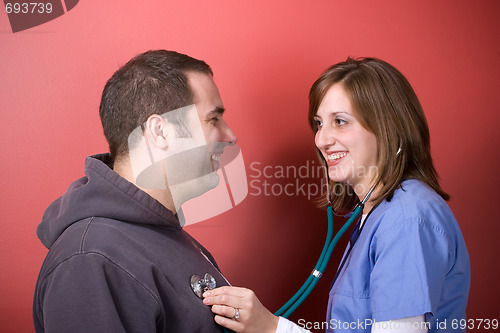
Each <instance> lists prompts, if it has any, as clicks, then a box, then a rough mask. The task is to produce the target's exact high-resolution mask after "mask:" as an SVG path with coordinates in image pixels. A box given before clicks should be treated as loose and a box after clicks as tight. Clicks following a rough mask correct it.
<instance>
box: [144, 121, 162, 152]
mask: <svg viewBox="0 0 500 333" xmlns="http://www.w3.org/2000/svg"><path fill="white" fill-rule="evenodd" d="M144 127H145V128H144V135H145V136H146V138H147V140H148V143H149V146H150V147H152V146H154V147H157V148H160V149H167V148H168V139H167V137H168V123H167V121H166V120H165V119H164V118H163V117H162V116H159V115H157V114H153V115H151V116H149V118H148V120H146V123H145V124H144Z"/></svg>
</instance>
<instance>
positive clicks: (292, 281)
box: [0, 0, 500, 332]
mask: <svg viewBox="0 0 500 333" xmlns="http://www.w3.org/2000/svg"><path fill="white" fill-rule="evenodd" d="M499 15H500V2H499V1H497V0H479V1H457V0H440V1H422V0H418V1H417V0H414V1H413V0H405V1H401V0H390V1H372V0H358V1H352V0H317V1H290V0H289V1H262V0H258V1H232V0H223V1H163V0H153V1H147V2H146V1H144V2H139V1H128V2H126V1H97V0H94V1H92V0H82V1H80V3H78V5H77V6H76V7H75V8H74V9H72V10H71V11H70V12H68V13H67V14H65V15H63V16H61V17H59V18H57V19H55V20H53V21H51V22H48V23H46V24H44V25H41V26H38V27H35V28H33V29H30V30H26V31H23V32H18V33H15V34H14V33H12V32H11V29H10V26H9V21H8V20H7V15H6V13H5V12H4V11H0V60H1V61H0V78H1V79H0V85H1V86H0V94H1V98H0V112H1V118H0V119H1V121H0V142H1V146H0V152H1V156H3V160H2V162H1V163H0V184H1V187H0V188H1V192H0V263H1V273H0V331H1V332H30V331H32V330H33V329H32V324H31V302H32V293H33V288H34V284H35V281H36V277H37V274H38V270H39V268H40V265H41V263H42V261H43V258H44V256H45V254H46V249H45V248H44V247H43V246H42V245H41V243H40V242H39V241H38V239H37V238H36V235H35V228H36V226H37V225H38V223H39V221H40V219H41V216H42V213H43V211H44V209H45V208H46V206H47V205H48V204H49V203H50V202H51V201H53V200H54V199H55V198H57V197H58V196H59V195H61V194H62V192H63V191H64V190H65V189H66V188H67V186H68V185H69V183H70V182H71V181H73V180H74V179H75V178H77V177H80V176H81V175H82V173H83V169H82V167H83V160H84V158H85V156H87V155H90V154H94V153H99V152H104V151H105V150H106V149H107V146H106V143H105V140H104V138H103V136H102V131H101V127H100V121H99V117H98V111H97V110H98V105H99V100H100V94H101V91H102V88H103V86H104V83H105V81H106V80H107V79H108V77H109V76H110V75H111V74H112V73H113V72H114V71H115V70H116V69H117V68H118V66H119V65H121V64H124V63H125V62H126V61H127V60H129V59H130V58H131V57H132V56H134V55H136V54H137V53H140V52H143V51H145V50H148V49H159V48H165V49H172V50H177V51H180V52H184V53H187V54H189V55H192V56H194V57H198V58H202V59H204V60H206V61H207V62H208V63H209V64H210V65H211V66H212V67H213V69H214V71H215V79H216V81H217V82H218V85H219V89H220V91H221V94H222V97H223V100H224V103H225V106H226V108H227V110H228V111H227V116H226V117H227V120H228V121H229V122H230V124H231V125H232V127H233V129H234V130H235V132H236V134H237V135H238V139H239V144H240V146H241V147H242V151H243V156H244V159H245V164H246V166H247V172H248V174H249V175H253V176H254V177H255V176H257V174H256V172H255V171H252V169H250V165H251V164H252V163H253V162H260V163H261V164H260V167H261V168H262V167H264V166H269V165H270V166H284V167H286V166H295V167H299V166H302V165H305V163H306V161H314V151H313V149H312V145H313V138H312V135H311V133H310V131H309V129H308V126H307V123H306V112H307V111H306V110H307V94H308V90H309V87H310V85H311V84H312V82H313V81H314V80H315V78H316V77H317V76H318V75H319V74H320V73H321V72H322V70H324V69H325V68H326V67H327V66H329V65H331V64H333V63H335V62H338V61H341V60H344V59H345V58H346V57H347V56H349V55H352V56H376V57H380V58H382V59H385V60H387V61H389V62H390V63H392V64H393V65H395V66H396V67H397V68H399V69H400V70H401V71H402V72H403V73H404V74H405V75H406V76H407V77H408V79H409V81H410V82H411V83H412V84H413V86H414V88H415V90H416V91H417V94H418V95H419V97H420V100H421V102H422V104H423V106H424V110H425V112H426V114H427V118H428V121H429V124H430V128H431V135H432V149H433V156H434V160H435V163H436V167H437V169H438V171H439V173H440V175H441V180H442V185H443V186H444V188H445V190H446V191H448V192H449V193H450V194H451V195H452V200H451V201H450V206H451V208H452V209H453V211H454V213H455V215H456V217H457V219H458V221H459V223H460V226H461V228H462V231H463V233H464V236H465V239H466V242H467V246H468V249H469V252H470V256H471V265H472V288H471V293H470V298H469V307H468V315H469V317H470V318H475V319H479V318H490V319H493V318H497V319H500V314H499V311H498V305H497V302H498V299H500V291H499V287H498V282H497V281H498V276H499V273H500V269H499V265H498V259H497V253H496V251H497V249H496V244H497V243H496V242H497V235H498V233H499V231H500V225H499V223H498V217H497V215H498V213H497V211H496V201H497V200H498V199H500V198H499V196H498V195H497V192H496V191H498V188H499V187H500V179H499V174H498V171H499V170H500V158H499V156H498V152H499V149H498V146H499V143H500V142H499V141H500V140H499V130H498V127H499V125H500V112H499V111H500V106H499V102H498V96H499V93H498V89H499V87H500V79H499V78H500V43H499V39H498V36H499V35H500V16H499ZM254 166H255V164H254ZM252 179H253V178H252ZM250 180H251V179H250ZM264 180H268V181H269V182H270V183H280V184H282V185H283V184H286V183H288V182H293V181H295V179H292V178H288V179H277V178H276V177H273V178H270V179H264V178H262V177H261V178H260V181H264ZM300 181H301V182H305V183H307V182H308V181H309V180H308V179H301V180H300ZM310 181H314V180H313V179H311V180H310ZM251 191H253V194H256V191H255V190H251ZM325 219H326V217H325V215H324V212H323V211H321V210H318V209H316V208H315V206H314V204H313V203H312V202H310V201H308V200H307V198H304V197H303V195H302V194H301V193H299V195H296V196H286V195H281V196H265V195H262V194H261V195H249V196H248V197H247V198H246V199H245V201H244V202H243V203H241V204H240V205H239V206H237V207H236V208H235V209H233V210H231V211H228V212H226V213H224V214H222V215H219V216H217V217H215V218H212V219H211V220H208V221H205V222H203V223H199V224H196V225H193V226H189V227H188V231H189V232H190V233H192V234H193V235H194V236H195V237H196V238H198V239H199V240H200V241H201V242H202V243H203V244H204V245H205V246H206V247H207V248H208V249H210V250H211V251H212V253H213V254H214V255H215V257H216V258H217V259H218V263H219V265H220V266H221V268H222V269H223V272H224V273H225V275H226V276H227V277H228V279H229V280H230V281H231V282H232V283H233V284H234V285H242V286H247V287H250V288H252V289H254V290H255V291H256V292H257V294H258V295H260V298H261V300H262V302H263V303H264V304H266V305H267V306H268V307H269V308H270V309H271V310H273V311H274V310H276V309H277V308H278V307H279V306H280V305H281V304H282V302H284V301H285V300H286V299H288V297H290V296H291V294H292V293H293V292H295V290H296V289H297V288H298V287H299V285H300V284H301V283H302V280H303V279H305V278H306V277H307V275H308V274H309V273H310V271H311V269H312V267H313V266H314V262H315V260H316V257H317V256H318V254H319V252H320V251H321V247H322V242H323V239H324V234H325V229H326V220H325ZM340 252H342V251H341V250H338V252H337V254H335V255H334V257H333V259H332V261H333V262H332V263H331V264H330V266H329V267H328V269H327V273H326V276H325V277H324V278H323V279H322V280H321V281H320V283H319V284H318V286H317V288H316V290H315V291H314V292H313V295H312V296H311V297H310V299H309V300H307V301H306V302H305V303H304V305H303V306H302V307H301V308H300V309H299V310H298V311H297V312H296V314H294V316H293V319H295V320H297V319H299V318H306V319H307V320H309V321H314V320H316V321H321V320H323V319H324V315H325V311H326V299H327V293H328V288H329V285H330V281H331V279H332V278H333V275H334V273H335V269H336V265H337V264H338V261H339V256H340Z"/></svg>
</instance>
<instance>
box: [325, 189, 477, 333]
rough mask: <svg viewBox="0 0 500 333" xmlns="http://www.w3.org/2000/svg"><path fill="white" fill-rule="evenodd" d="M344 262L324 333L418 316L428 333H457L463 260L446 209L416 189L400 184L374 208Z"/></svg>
mask: <svg viewBox="0 0 500 333" xmlns="http://www.w3.org/2000/svg"><path fill="white" fill-rule="evenodd" d="M348 248H349V245H348ZM346 254H347V250H346V253H345V254H344V257H346ZM345 260H346V262H345V264H344V267H343V268H342V270H341V271H340V273H339V275H338V278H337V280H336V281H335V283H334V285H333V287H332V289H331V291H330V297H329V300H328V313H327V323H328V329H327V332H334V331H335V332H338V331H346V332H347V331H348V332H370V331H371V328H372V324H373V323H376V322H381V321H389V320H394V319H399V318H405V317H411V316H418V315H422V314H425V318H426V321H427V322H428V325H430V330H429V332H436V331H439V332H460V326H461V325H460V319H465V308H466V305H467V298H468V295H469V288H470V263H469V254H468V253H467V248H466V246H465V242H464V239H463V236H462V233H461V231H460V228H459V226H458V223H457V221H456V219H455V217H454V216H453V213H452V212H451V210H450V208H449V207H448V205H447V204H446V202H445V201H444V200H443V199H442V198H441V197H440V196H439V195H438V194H437V193H436V192H435V191H434V190H432V189H431V188H429V187H428V186H427V185H425V184H424V183H422V182H420V181H417V180H407V181H405V182H403V183H402V189H401V188H400V189H398V190H396V191H395V193H394V197H393V198H392V200H391V201H390V202H387V201H386V200H384V201H382V202H381V203H380V205H378V206H377V207H376V208H375V209H374V210H373V211H372V212H371V213H370V214H369V215H368V217H367V219H366V221H365V224H364V226H363V228H362V231H361V234H360V235H359V238H358V240H357V241H356V243H355V244H354V246H353V248H352V250H351V253H350V254H349V255H348V256H347V258H346V259H345ZM424 324H425V323H424Z"/></svg>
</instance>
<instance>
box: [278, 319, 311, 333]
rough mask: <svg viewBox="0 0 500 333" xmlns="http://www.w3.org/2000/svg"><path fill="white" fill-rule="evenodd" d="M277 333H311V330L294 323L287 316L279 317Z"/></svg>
mask: <svg viewBox="0 0 500 333" xmlns="http://www.w3.org/2000/svg"><path fill="white" fill-rule="evenodd" d="M276 333H311V331H308V330H306V329H305V328H302V327H300V326H298V325H297V324H294V323H293V322H291V321H290V320H288V319H286V318H283V317H279V321H278V328H277V329H276Z"/></svg>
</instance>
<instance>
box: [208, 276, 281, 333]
mask: <svg viewBox="0 0 500 333" xmlns="http://www.w3.org/2000/svg"><path fill="white" fill-rule="evenodd" d="M203 297H204V299H203V303H205V304H207V305H212V312H213V313H215V314H216V316H215V322H216V323H217V324H219V325H221V326H224V327H226V328H228V329H230V330H232V331H234V332H244V333H252V332H256V333H267V332H269V333H271V332H272V333H274V332H276V328H277V327H278V321H279V318H278V317H276V316H275V315H273V314H272V313H271V312H270V311H269V310H268V309H266V308H265V307H264V306H263V305H262V303H260V301H259V299H258V298H257V296H256V295H255V293H254V292H253V291H252V290H250V289H246V288H237V287H227V286H226V287H220V288H217V289H213V290H209V291H206V292H205V293H204V294H203ZM236 309H238V311H236ZM237 312H239V318H237V319H235V315H236V313H237Z"/></svg>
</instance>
